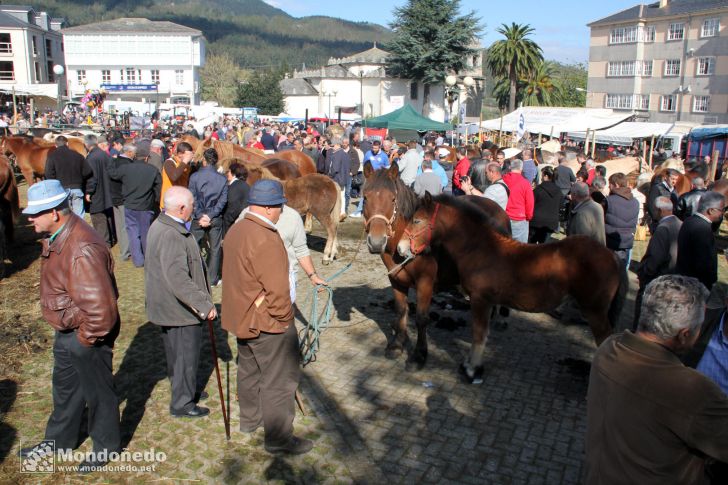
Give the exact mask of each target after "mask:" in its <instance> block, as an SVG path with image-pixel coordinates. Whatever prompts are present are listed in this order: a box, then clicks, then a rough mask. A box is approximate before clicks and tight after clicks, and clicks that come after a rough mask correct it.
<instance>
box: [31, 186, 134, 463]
mask: <svg viewBox="0 0 728 485" xmlns="http://www.w3.org/2000/svg"><path fill="white" fill-rule="evenodd" d="M67 199H68V190H65V189H64V188H63V187H62V186H61V184H60V182H59V181H58V180H52V179H49V180H44V181H42V182H39V183H37V184H35V185H33V186H32V187H31V188H30V189H28V207H27V208H26V209H25V210H24V211H23V213H24V214H28V219H29V220H30V221H31V222H32V223H33V225H34V227H35V231H36V232H37V233H49V234H50V235H51V236H50V237H49V238H48V239H45V240H44V241H43V252H42V254H41V258H42V259H41V279H40V306H41V311H42V313H43V317H44V318H45V319H46V320H47V321H48V323H49V324H50V325H51V326H52V327H53V328H54V329H55V330H56V336H55V343H54V344H53V359H54V362H53V411H52V413H51V416H50V418H49V420H48V425H47V426H46V432H45V440H55V445H56V449H61V448H63V449H75V448H77V447H78V446H79V445H80V443H79V442H78V436H79V431H80V427H81V416H82V414H83V412H84V409H85V408H87V407H88V431H89V435H90V436H91V439H92V440H93V451H94V452H95V453H97V455H95V457H94V458H93V459H91V460H87V461H85V462H84V463H82V464H81V467H80V469H79V471H82V472H84V471H85V472H89V471H93V469H94V467H97V466H102V465H103V464H104V463H105V462H106V461H108V458H99V456H103V454H102V455H99V453H101V452H104V451H105V452H106V454H108V453H111V452H118V451H120V446H121V438H120V432H119V403H118V399H117V397H116V393H115V390H114V381H113V374H112V357H113V350H112V349H113V346H114V340H115V339H116V337H117V336H118V334H119V327H120V320H119V311H118V309H117V305H116V300H117V298H118V292H117V289H116V280H115V278H114V260H113V259H112V257H111V253H110V252H109V249H108V248H107V245H106V243H105V241H104V240H103V239H101V237H100V236H99V234H98V233H97V232H96V231H95V230H94V229H93V228H92V227H91V226H89V225H88V224H86V223H85V222H84V221H83V219H81V218H80V217H78V216H76V215H75V214H73V213H71V212H70V210H69V208H68V202H67ZM32 451H33V448H32V447H31V448H25V449H23V450H21V452H20V454H21V456H22V457H23V458H25V457H26V456H28V455H30V454H31V452H32Z"/></svg>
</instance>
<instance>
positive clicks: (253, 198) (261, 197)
mask: <svg viewBox="0 0 728 485" xmlns="http://www.w3.org/2000/svg"><path fill="white" fill-rule="evenodd" d="M285 203H286V197H285V196H284V195H283V185H281V183H280V182H279V181H277V180H258V181H257V182H255V183H254V184H253V187H251V188H250V193H249V194H248V204H250V205H261V206H269V205H280V204H285Z"/></svg>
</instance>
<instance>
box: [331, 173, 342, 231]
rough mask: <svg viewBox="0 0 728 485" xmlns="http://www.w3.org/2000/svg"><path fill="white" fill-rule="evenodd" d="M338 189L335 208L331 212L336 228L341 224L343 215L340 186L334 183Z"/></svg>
mask: <svg viewBox="0 0 728 485" xmlns="http://www.w3.org/2000/svg"><path fill="white" fill-rule="evenodd" d="M334 186H335V187H336V201H335V202H334V208H333V209H332V210H331V220H332V221H333V222H334V227H336V226H338V224H339V216H340V215H341V189H339V185H338V184H337V183H336V182H334Z"/></svg>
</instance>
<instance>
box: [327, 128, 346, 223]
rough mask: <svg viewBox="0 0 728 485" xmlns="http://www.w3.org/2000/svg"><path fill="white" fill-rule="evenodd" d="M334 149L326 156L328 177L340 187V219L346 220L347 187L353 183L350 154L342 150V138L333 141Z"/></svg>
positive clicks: (335, 138)
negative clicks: (350, 170)
mask: <svg viewBox="0 0 728 485" xmlns="http://www.w3.org/2000/svg"><path fill="white" fill-rule="evenodd" d="M331 144H332V145H333V147H332V148H330V149H329V151H328V153H327V154H326V175H328V176H329V177H331V178H332V179H333V180H334V182H336V183H337V185H338V186H339V197H340V198H341V214H340V215H339V216H340V219H341V220H343V219H345V218H346V186H347V184H348V183H351V175H350V174H349V164H350V162H349V160H350V158H349V154H348V153H346V152H345V151H344V150H343V149H342V148H341V138H340V137H334V138H332V139H331Z"/></svg>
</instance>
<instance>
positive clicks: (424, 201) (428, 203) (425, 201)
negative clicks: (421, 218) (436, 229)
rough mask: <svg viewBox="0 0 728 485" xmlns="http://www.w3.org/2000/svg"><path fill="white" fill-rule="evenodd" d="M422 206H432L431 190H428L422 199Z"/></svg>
mask: <svg viewBox="0 0 728 485" xmlns="http://www.w3.org/2000/svg"><path fill="white" fill-rule="evenodd" d="M422 205H424V206H425V207H427V208H430V207H431V206H432V194H430V191H429V190H426V191H425V195H424V196H423V197H422Z"/></svg>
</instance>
